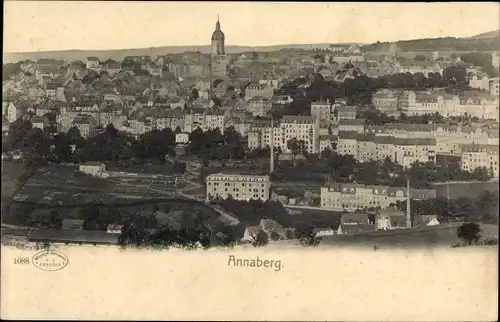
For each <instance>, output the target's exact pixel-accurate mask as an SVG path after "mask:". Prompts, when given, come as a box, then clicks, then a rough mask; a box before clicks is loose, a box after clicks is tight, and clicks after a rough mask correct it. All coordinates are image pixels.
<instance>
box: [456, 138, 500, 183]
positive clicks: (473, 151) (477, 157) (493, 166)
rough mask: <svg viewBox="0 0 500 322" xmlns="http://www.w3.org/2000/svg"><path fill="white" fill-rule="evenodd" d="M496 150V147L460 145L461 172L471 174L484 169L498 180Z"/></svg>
mask: <svg viewBox="0 0 500 322" xmlns="http://www.w3.org/2000/svg"><path fill="white" fill-rule="evenodd" d="M498 148H499V146H498V145H479V144H478V145H475V144H464V145H462V157H461V168H462V170H464V171H469V172H473V171H474V170H475V169H477V168H486V169H488V172H489V174H490V176H492V177H495V178H498V174H499V172H498V168H499V167H498V161H499V160H498V151H499V150H498Z"/></svg>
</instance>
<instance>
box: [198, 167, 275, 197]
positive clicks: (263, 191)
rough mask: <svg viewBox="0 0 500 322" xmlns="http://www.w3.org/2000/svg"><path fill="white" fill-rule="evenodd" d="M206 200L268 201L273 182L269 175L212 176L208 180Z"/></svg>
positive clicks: (218, 174) (219, 174)
mask: <svg viewBox="0 0 500 322" xmlns="http://www.w3.org/2000/svg"><path fill="white" fill-rule="evenodd" d="M206 187H207V188H206V189H207V193H206V196H207V197H206V199H207V201H210V200H213V199H214V198H222V199H227V198H228V197H229V196H231V197H232V198H233V199H236V200H251V199H254V200H257V199H258V200H261V201H267V200H268V199H269V196H270V189H271V182H270V179H269V176H268V175H240V174H223V173H217V174H211V175H209V176H207V178H206Z"/></svg>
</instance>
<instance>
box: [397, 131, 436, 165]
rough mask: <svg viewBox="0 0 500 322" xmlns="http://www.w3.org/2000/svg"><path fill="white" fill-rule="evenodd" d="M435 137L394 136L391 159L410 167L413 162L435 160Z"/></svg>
mask: <svg viewBox="0 0 500 322" xmlns="http://www.w3.org/2000/svg"><path fill="white" fill-rule="evenodd" d="M435 160H436V139H435V138H424V139H421V138H409V139H401V138H394V156H393V158H392V161H394V162H397V163H399V164H401V165H402V166H404V167H410V166H411V165H412V164H413V163H414V162H423V163H426V162H435Z"/></svg>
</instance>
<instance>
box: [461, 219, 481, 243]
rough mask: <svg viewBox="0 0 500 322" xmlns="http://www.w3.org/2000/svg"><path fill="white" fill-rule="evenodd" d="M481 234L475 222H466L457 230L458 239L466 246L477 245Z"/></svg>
mask: <svg viewBox="0 0 500 322" xmlns="http://www.w3.org/2000/svg"><path fill="white" fill-rule="evenodd" d="M481 233H482V230H481V227H480V226H479V224H478V223H475V222H466V223H463V224H462V225H461V226H460V227H458V228H457V236H458V238H460V239H461V240H463V241H464V242H466V243H467V244H468V245H472V244H473V243H477V242H478V241H479V239H480V238H481Z"/></svg>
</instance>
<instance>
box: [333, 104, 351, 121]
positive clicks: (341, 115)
mask: <svg viewBox="0 0 500 322" xmlns="http://www.w3.org/2000/svg"><path fill="white" fill-rule="evenodd" d="M354 119H356V106H339V107H338V108H337V120H338V121H340V120H354Z"/></svg>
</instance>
